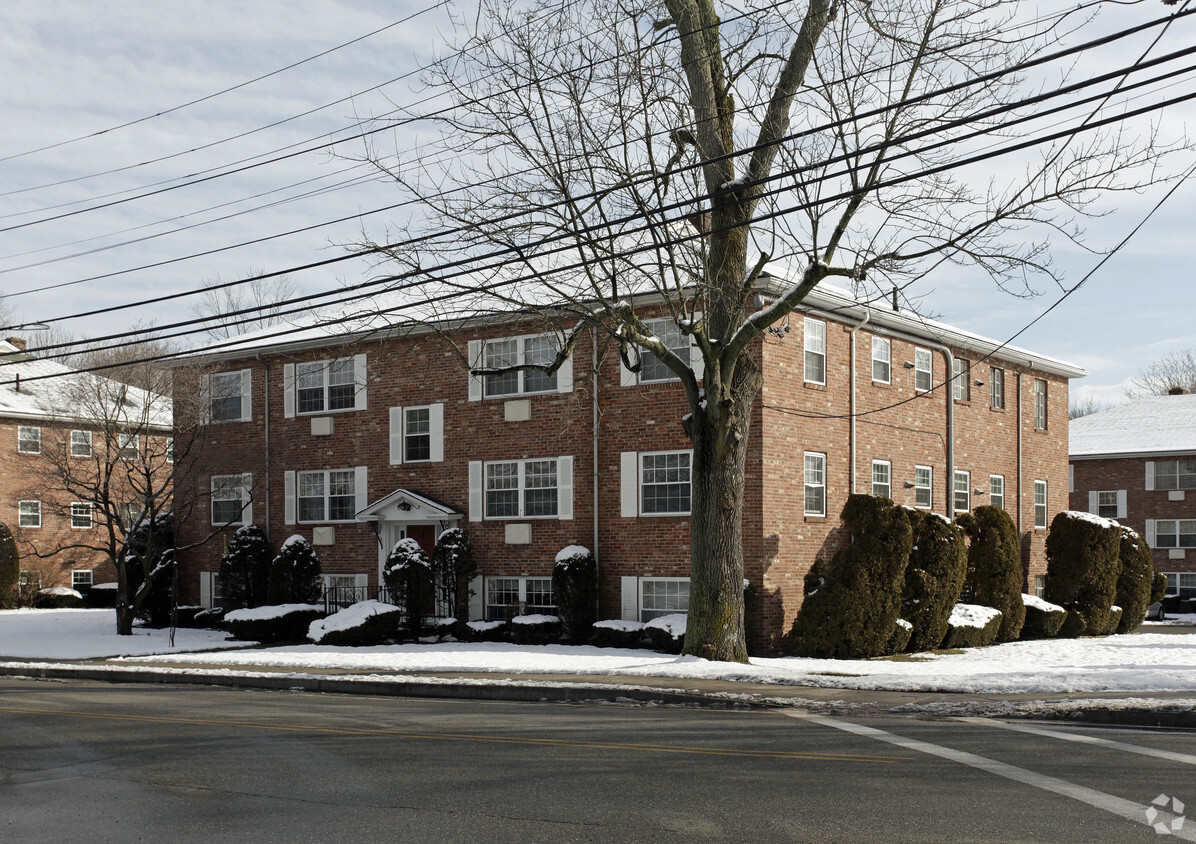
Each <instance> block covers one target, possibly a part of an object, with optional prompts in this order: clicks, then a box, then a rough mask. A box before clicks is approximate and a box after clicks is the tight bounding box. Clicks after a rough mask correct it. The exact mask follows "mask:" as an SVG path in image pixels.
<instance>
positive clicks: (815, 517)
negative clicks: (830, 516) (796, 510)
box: [802, 513, 826, 522]
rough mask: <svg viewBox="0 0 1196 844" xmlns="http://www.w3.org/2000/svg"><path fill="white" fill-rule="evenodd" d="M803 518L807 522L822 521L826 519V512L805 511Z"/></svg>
mask: <svg viewBox="0 0 1196 844" xmlns="http://www.w3.org/2000/svg"><path fill="white" fill-rule="evenodd" d="M802 518H804V519H805V520H806V521H807V522H822V521H825V520H826V513H805V514H803V516H802Z"/></svg>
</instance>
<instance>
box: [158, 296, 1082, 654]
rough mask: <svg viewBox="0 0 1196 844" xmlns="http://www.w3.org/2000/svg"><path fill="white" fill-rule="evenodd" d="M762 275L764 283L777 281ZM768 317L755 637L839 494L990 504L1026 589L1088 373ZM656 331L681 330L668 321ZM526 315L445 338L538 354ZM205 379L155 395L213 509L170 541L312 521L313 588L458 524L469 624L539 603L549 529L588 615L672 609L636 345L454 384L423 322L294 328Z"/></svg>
mask: <svg viewBox="0 0 1196 844" xmlns="http://www.w3.org/2000/svg"><path fill="white" fill-rule="evenodd" d="M764 284H765V285H766V287H765V291H766V295H767V294H768V293H772V294H775V293H777V292H779V291H780V290H783V289H785V285H784V284H783V283H782V281H781V280H780V279H766V280H765V282H764ZM640 305H642V308H641V314H643V315H645V317H646V316H651V315H652V314H653V306H652V303H651V302H650V301H647V300H644V301H643V302H641V303H640ZM637 307H639V305H637ZM787 325H788V327H789V329H790V330H789V331H788V332H787V333H784V332H777V333H776V334H775V335H774V334H769V335H767V336H766V337H765V339H763V340H762V341H758V342H757V343H756V344H755V345H754V347H753V349H752V354H753V355H754V356H755V360H756V362H757V364H758V365H759V366H760V368H761V371H762V372H763V375H764V386H763V390H762V392H761V395H760V398H759V399H758V401H757V406H756V408H755V409H754V413H753V417H752V430H751V436H750V441H749V449H750V450H749V456H748V464H747V465H748V480H747V496H746V505H745V512H744V516H743V519H744V536H745V547H744V557H745V566H746V571H745V574H746V577H747V579H748V580H749V581H750V583H751V584H752V586H753V587H754V591H755V592H756V598H755V599H754V600H753V602H752V603H753V604H754V605H755V609H754V613H755V616H756V618H755V621H754V622H753V627H754V631H753V638H754V640H755V644H756V647H758V648H769V647H774V646H776V645H777V644H778V643H779V641H780V638H781V637H782V636H783V635H784V634H785V633H786V632H787V631H788V629H789V626H790V625H791V624H792V621H793V618H794V616H795V614H796V611H797V609H798V607H799V606H800V603H801V599H802V585H803V576H804V575H805V573H806V571H807V570H808V569H809V567H810V565H811V564H812V563H813V562H814V560H815V558H816V557H818V556H822V555H828V554H830V553H832V552H833V550H834V549H835V547H836V543H838V542H839V541H841V537H840V536H839V532H838V530H837V527H838V513H839V511H840V509H841V508H842V506H843V504H844V502H845V500H846V497H847V494H848V492H849V490H851V489H852V488H854V489H855V490H856V491H859V492H874V493H877V494H884V495H888V496H889V497H891V498H893V499H894V500H895V501H897V502H898V503H899V504H904V505H908V506H910V507H922V508H925V509H927V510H932V511H934V512H938V513H944V514H947V515H950V514H951V512H952V509H953V508H956V507H957V508H959V509H970V508H972V507H974V506H977V505H978V504H981V503H983V504H988V503H990V502H996V503H999V504H1001V505H1002V506H1004V507H1005V508H1006V509H1007V510H1008V511H1009V513H1010V515H1011V516H1012V517H1013V519H1014V521H1015V522H1016V523H1017V525H1018V527H1019V531H1020V532H1021V535H1022V541H1023V552H1024V559H1025V562H1026V566H1027V577H1028V578H1029V580H1028V581H1027V582H1028V584H1029V585H1030V586H1031V587H1032V586H1033V585H1034V584H1035V578H1038V577H1041V576H1042V575H1043V574H1044V573H1045V559H1044V555H1043V539H1044V536H1045V532H1046V531H1045V527H1046V525H1047V524H1049V522H1050V518H1051V517H1052V516H1053V515H1054V513H1055V512H1057V511H1058V510H1061V509H1064V504H1065V502H1066V499H1065V497H1064V495H1063V489H1064V484H1065V483H1066V474H1065V473H1066V466H1067V453H1066V452H1067V388H1068V378H1071V377H1078V376H1080V375H1083V374H1084V373H1083V371H1082V370H1080V369H1077V368H1076V367H1073V366H1071V365H1069V364H1065V363H1061V362H1059V361H1055V360H1051V359H1048V358H1044V357H1042V356H1040V355H1035V354H1031V353H1029V352H1026V351H1023V350H1019V349H1014V348H1008V347H1005V348H1001V347H1000V344H998V343H996V342H994V341H991V340H987V339H984V338H982V337H978V336H975V335H972V334H969V333H966V332H963V331H959V330H956V329H953V328H950V327H948V326H945V325H942V324H940V323H935V322H930V321H926V320H923V319H920V318H919V317H917V316H915V315H913V314H909V313H904V312H901V313H898V312H894V311H888V310H884V309H876V308H873V307H870V306H867V305H863V304H859V303H856V302H855V301H854V300H852V299H851V298H850V297H849V296H848V295H847V294H845V293H842V292H837V291H835V290H833V289H826V288H825V287H824V286H820V287H819V288H817V289H816V290H815V291H814V292H813V293H812V294H811V295H810V296H809V297H808V299H807V300H806V301H805V302H804V304H803V307H802V310H801V311H799V312H797V313H794V314H793V315H791V317H790V318H789V319H788V320H787ZM653 328H654V330H655V331H656V333H657V336H659V337H661V338H662V339H665V340H666V342H668V343H669V344H670V346H674V344H676V346H677V347H679V348H682V349H684V348H685V345H684V344H685V342H686V341H684V340H682V339H681V338H679V337H673V338H670V337H669V336H668V326H667V325H666V324H660V325H655V326H653ZM539 330H540V331H543V328H542V327H541V328H540V329H539ZM675 330H676V329H675V327H674V329H673V331H674V332H675ZM536 331H537V329H536V327H535V326H534V325H532V324H530V323H528V322H526V321H524V322H520V320H519V318H517V317H515V316H512V317H510V318H509V319H508V320H505V321H500V320H490V321H488V322H487V323H486V324H485V325H482V324H471V325H465V326H461V325H458V326H455V327H453V328H452V330H451V332H450V336H451V337H453V338H454V339H455V340H456V341H457V343H458V346H459V348H460V349H461V350H462V351H466V350H467V351H468V355H469V356H470V358H471V359H472V360H474V361H479V362H480V364H478V365H490V366H493V365H495V364H494V361H496V360H500V359H502V360H514V361H518V362H528V361H535V360H538V359H539V360H543V359H549V360H550V359H551V357H552V354H553V352H552V351H551V349H552V348H555V347H552V346H551V344H552V342H553V337H552V335H544V334H538V333H536ZM268 333H269V332H267V334H268ZM852 348H854V349H855V354H854V360H855V367H854V370H853V367H852V366H851V361H852V357H853V356H852V353H851V349H852ZM544 355H547V357H546V358H545V357H542V356H544ZM988 355H993V356H994V357H992V358H987V357H986V356H988ZM654 364H655V365H654ZM969 365H970V366H971V369H970V370H968V369H967V367H968V366H969ZM953 366H957V367H963V371H964V376H963V377H961V378H959V379H956V383H955V385H954V388H953V389H954V393H955V395H954V396H953V395H952V385H951V384H944V381H945V380H946V376H947V375H948V373H950V372H951V371H952V367H953ZM208 372H209V374H208V375H207V376H206V379H207V383H206V386H203V385H194V384H190V385H178V387H177V388H176V396H183V395H199V396H201V397H202V398H201V400H200V404H201V406H202V407H203V408H204V410H203V413H205V414H206V415H207V417H208V419H209V420H210V422H209V424H208V426H207V429H206V435H205V436H204V443H203V444H202V445H203V447H202V448H200V449H199V450H198V453H201V454H204V455H207V457H205V458H204V460H205V463H204V464H203V465H200V466H197V467H195V470H194V475H195V476H196V477H199V478H201V480H200V481H199V483H200V485H201V486H203V487H204V488H203V489H202V490H196V491H197V492H203V493H204V494H210V495H211V496H212V497H213V502H212V515H211V516H210V518H209V519H205V520H204V521H203V524H198V523H193V524H191V525H184V526H183V532H184V536H183V541H184V543H186V542H187V541H188V540H190V539H192V538H198V537H200V536H201V535H202V534H203V533H204V532H206V531H208V530H211V528H212V525H214V524H215V525H218V524H222V523H223V522H224V521H228V520H230V519H231V520H234V521H235V520H236V519H237V517H238V511H241V510H242V508H243V514H242V516H241V520H242V521H244V522H257V523H259V524H261V525H263V526H264V527H266V528H267V530H268V533H269V536H270V538H271V540H272V543H273V545H274V546H275V547H277V546H278V544H279V543H280V542H282V541H283V540H285V539H286V538H287V536H289V535H290V534H292V533H299V534H301V535H303V536H305V537H306V538H308V539H309V540H312V541H313V543H314V545H315V547H316V550H317V552H318V553H319V555H320V557H321V560H322V564H323V570H324V572H325V577H326V579H327V580H328V582H329V583H330V584H333V585H338V584H349V583H352V584H360V585H362V586H365V587H367V588H368V589H369V590H372V589H373V588H375V587H376V584H377V581H378V572H379V565H380V561H381V559H382V557H383V556H384V555H385V552H386V551H388V550H389V548H390V547H391V546H392V545H393V543H394V542H395V541H396V540H397V539H399V538H400V537H401V536H404V535H409V536H413V537H415V538H417V539H418V540H420V541H421V542H422V543H424V544H425V545H428V546H430V545H431V542H432V541H433V537H434V536H435V534H436V533H437V532H438V531H440V530H442V529H444V528H446V527H449V526H454V525H457V526H460V527H462V528H464V529H465V530H466V532H467V533H468V535H469V537H470V539H471V540H472V542H473V545H474V548H475V550H476V553H477V558H478V560H479V561H480V563H481V568H482V572H483V575H484V576H483V578H482V579H481V580H480V582H479V583H478V584H477V586H476V587H475V590H476V592H477V595H476V596H475V602H474V605H473V607H472V615H473V617H475V618H477V617H482V616H483V615H487V616H490V615H495V614H499V613H502V612H505V611H507V608H508V606H509V605H511V604H519V605H521V606H522V607H524V608H526V609H528V610H548V609H550V608H551V606H552V598H551V581H550V579H549V578H550V576H551V572H552V565H553V559H554V557H555V555H556V552H557V551H558V550H559V549H561V548H563V547H564V546H566V545H570V544H579V545H585V546H587V547H589V548H591V549H592V550H594V551H595V552H596V555H597V557H598V559H599V569H600V572H601V574H600V578H601V589H602V598H601V601H602V607H601V610H602V616H603V617H604V618H617V617H623V618H632V619H646V618H648V617H651V616H653V615H659V614H662V613H665V612H670V611H676V610H678V609H682V610H683V609H685V607H686V602H687V597H688V580H687V574H688V542H689V525H688V519H687V517H686V514H687V513H688V501H689V482H688V472H689V459H690V455H689V450H688V449H689V442H688V440H687V438H686V436H685V434H684V433H683V431H682V429H681V424H680V422H681V418H682V416H683V415H684V414H685V413H686V412H687V407H686V403H685V398H684V395H683V393H682V390H681V388H680V385H679V383H678V382H677V381H676V380H675V379H671V378H670V377H669V373H668V371H667V370H666V369H664V368H663V367H662V366H659V364H658V362H656V361H655V359H654V358H652V356H650V355H649V356H648V358H647V360H646V361H645V365H644V367H643V371H642V372H641V373H640V374H639V375H638V376H637V375H636V374H634V373H632V372H630V371H628V370H626V369H625V368H623V367H622V365H621V364H620V361H619V356H618V354H617V352H616V350H615V347H614V345H613V344H612V343H611V342H610V341H609V340H607V339H606V338H605V337H603V336H601V335H598V334H596V333H595V334H587V335H585V336H583V337H582V339H581V340H580V342H578V344H577V346H576V348H575V350H574V353H573V355H572V358H571V360H569V361H568V362H567V363H566V365H565V366H564V367H563V368H562V369H561V371H560V372H558V373H557V375H556V376H555V377H553V378H549V377H547V376H545V375H543V374H539V373H534V372H532V373H529V372H524V373H516V374H510V375H504V376H486V377H471V376H470V375H469V374H468V372H467V370H466V368H465V366H464V365H463V360H462V357H461V355H460V354H459V353H458V352H457V351H455V350H454V348H453V346H452V344H450V342H449V341H448V339H446V337H445V336H443V335H441V334H437V333H434V332H432V331H427V330H424V331H419V330H412V329H410V328H408V329H406V330H405V331H403V332H394V333H393V334H391V335H387V334H386V333H385V332H378V331H376V330H375V331H372V332H370V333H368V334H364V333H363V334H362V335H358V336H351V335H342V336H329V335H327V334H320V333H317V332H310V331H309V332H308V333H306V334H301V335H299V337H296V336H295V335H290V336H288V337H283V338H280V339H276V340H269V339H260V340H254V339H253V338H252V337H249V338H246V339H245V341H244V342H243V344H242V345H241V346H240V347H239V348H238V349H237V350H236V351H222V352H219V353H218V354H217V355H215V356H213V358H212V359H211V366H210V368H209V370H208ZM853 381H854V385H855V389H854V391H853V389H852V384H853ZM853 393H854V395H853ZM853 409H854V416H853ZM178 412H179V413H181V414H185V413H186V411H185V410H184V409H183V408H182V406H181V405H179V411H178ZM180 419H181V421H180V423H179V424H182V425H186V424H188V421H187V419H186V418H185V417H180ZM853 419H854V421H853ZM853 467H854V469H853ZM228 530H231V528H229V529H228ZM221 551H222V547H221V543H219V542H216V543H208V544H207V545H205V546H203V547H199V548H196V549H194V550H192V551H190V552H188V553H187V554H185V555H184V556H183V571H184V574H183V588H184V590H185V591H184V596H183V600H202V601H203V602H205V603H207V602H211V601H212V600H213V592H214V588H218V587H216V585H215V584H214V581H213V574H214V573H215V572H216V571H217V569H218V562H219V557H220V554H221Z"/></svg>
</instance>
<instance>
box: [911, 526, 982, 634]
mask: <svg viewBox="0 0 1196 844" xmlns="http://www.w3.org/2000/svg"><path fill="white" fill-rule="evenodd" d="M907 512H908V513H909V518H910V522H911V525H912V528H913V548H912V550H911V551H910V555H909V565H908V566H906V568H905V586H904V590H903V592H902V595H901V617H902V618H904V619H905V620H906V621H908V622H910V624H912V625H913V630H912V631H911V633H910V637H909V642H908V644H907V645H906V648H905V650H907V651H932V650H934V649H935V648H937V647H938V646H939V645H940V644H942V641H943V638H944V637H945V636H946V635H947V620H948V619H949V618H950V617H951V610H952V609H953V608H954V607H955V605H956V604H957V603H958V602H959V595H960V592H961V591H962V590H963V579H964V573H965V572H966V570H967V566H968V548H967V542H966V541H965V540H964V532H963V530H962V529H961V528H960V527H959V526H958V525H954V524H952V523H951V522H949V521H948V520H947V519H945V518H944V517H943V516H940V515H939V514H937V513H926V512H924V511H922V510H913V511H907Z"/></svg>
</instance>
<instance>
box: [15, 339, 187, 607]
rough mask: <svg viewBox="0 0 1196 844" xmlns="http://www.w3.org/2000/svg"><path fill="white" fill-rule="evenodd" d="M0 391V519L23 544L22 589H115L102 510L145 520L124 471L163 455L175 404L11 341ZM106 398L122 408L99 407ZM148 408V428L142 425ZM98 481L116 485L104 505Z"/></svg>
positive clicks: (19, 545)
mask: <svg viewBox="0 0 1196 844" xmlns="http://www.w3.org/2000/svg"><path fill="white" fill-rule="evenodd" d="M0 385H2V386H0V442H4V443H6V445H5V447H4V448H2V449H0V512H2V513H3V514H4V515H3V516H0V521H3V522H4V523H5V524H7V525H8V526H9V527H10V529H11V530H12V532H13V535H14V537H15V538H16V540H17V551H18V553H19V554H20V556H21V576H22V580H23V582H26V583H29V584H31V585H39V584H40V586H41V587H43V588H44V587H50V586H71V587H73V588H76V589H79V590H82V591H86V590H87V589H89V588H90V587H91V586H92V585H93V584H95V583H105V582H111V581H114V580H115V579H116V569H115V567H114V566H113V563H112V560H111V557H110V555H109V554H107V553H105V552H103V551H100V550H98V548H99V547H101V546H103V545H104V544H105V543H106V539H105V536H106V524H107V522H106V518H107V517H106V516H105V515H104V506H105V504H106V503H112V504H114V505H115V506H116V507H117V508H118V509H119V510H121V511H122V512H121V517H122V519H123V522H124V523H125V524H129V523H131V522H132V521H133V520H134V519H136V518H137V516H138V514H139V513H140V512H141V508H140V505H139V504H138V501H137V496H136V495H135V494H133V492H132V489H133V487H134V485H130V484H128V483H126V481H127V477H124V473H125V471H127V470H133V471H137V470H139V469H142V468H144V467H145V465H146V461H147V460H149V461H152V460H153V459H154V458H155V455H157V456H164V455H165V452H166V449H165V447H164V445H163V444H164V443H166V442H167V441H168V440H169V437H170V433H171V428H170V423H169V420H170V415H171V411H170V405H169V402H166V401H163V400H151V399H150V397H149V396H148V395H147V394H146V393H144V391H142V390H139V389H137V388H134V387H126V386H125V385H123V384H120V383H118V382H116V381H111V380H109V379H106V378H102V377H100V376H96V375H92V374H86V373H80V372H77V371H75V370H73V369H71V368H70V367H67V366H64V365H62V364H60V363H57V362H55V361H51V360H43V359H40V358H38V357H36V356H35V355H34V354H31V353H29V352H27V351H26V344H25V341H24V340H22V339H20V338H15V337H14V338H9V339H8V340H5V341H0ZM108 399H111V400H112V401H113V402H116V401H119V403H120V406H119V407H117V406H115V405H111V406H109V405H106V404H105V405H101V403H102V402H105V401H107V400H108ZM145 410H150V411H152V413H153V418H152V420H150V419H148V418H147V419H142V418H140V417H141V415H142V412H143V411H145ZM146 422H150V424H145V423H146ZM151 437H152V438H153V440H154V442H150V438H151ZM67 463H69V465H71V466H72V467H73V468H72V469H70V470H61V471H60V470H59V469H57V468H55V467H57V466H62V465H65V464H67ZM89 472H90V473H102V475H97V474H89ZM100 476H103V477H107V478H108V479H109V481H110V485H109V494H108V495H107V497H106V498H105V499H104V500H103V501H97V500H95V496H94V494H89V493H94V491H95V490H96V489H98V487H99V486H100V485H99V484H97V483H95V482H94V481H92V480H90V478H93V477H100ZM64 477H66V478H69V479H70V482H69V483H67V482H64Z"/></svg>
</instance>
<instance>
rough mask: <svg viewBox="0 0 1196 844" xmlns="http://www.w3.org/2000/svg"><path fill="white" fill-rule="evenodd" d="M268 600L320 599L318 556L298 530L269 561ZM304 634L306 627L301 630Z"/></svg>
mask: <svg viewBox="0 0 1196 844" xmlns="http://www.w3.org/2000/svg"><path fill="white" fill-rule="evenodd" d="M266 591H267V594H268V595H269V597H270V604H271V605H273V606H278V605H279V604H314V603H316V602H317V601H319V600H320V597H321V594H322V592H323V590H322V589H321V588H320V558H319V557H317V556H316V552H315V549H314V548H312V547H311V543H309V542H308V541H307V540H306V539H304V538H303V537H302V536H300V535H299V534H297V533H296V534H294V535H293V536H291V537H289V538H288V539H287V541H286V542H284V543H282V547H281V548H279V549H278V554H277V556H275V557H274V560H273V561H272V562H271V563H270V577H269V580H268V585H267V590H266ZM303 633H304V635H306V633H307V629H306V628H304V630H303Z"/></svg>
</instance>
